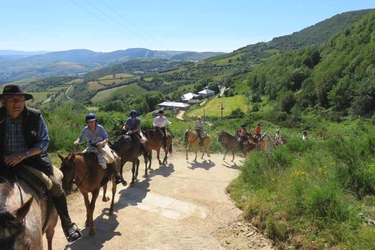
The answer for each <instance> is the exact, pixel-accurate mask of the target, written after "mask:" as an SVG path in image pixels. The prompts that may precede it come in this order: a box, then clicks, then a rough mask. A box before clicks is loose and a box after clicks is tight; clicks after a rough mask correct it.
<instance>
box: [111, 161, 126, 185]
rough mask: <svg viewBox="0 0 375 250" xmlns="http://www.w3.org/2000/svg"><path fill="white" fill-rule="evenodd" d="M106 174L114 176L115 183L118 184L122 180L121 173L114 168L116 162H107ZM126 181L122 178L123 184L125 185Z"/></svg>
mask: <svg viewBox="0 0 375 250" xmlns="http://www.w3.org/2000/svg"><path fill="white" fill-rule="evenodd" d="M107 169H108V176H112V175H113V176H114V177H115V183H116V184H120V183H121V182H122V179H121V175H120V173H119V172H118V171H117V169H116V164H115V163H114V162H112V163H109V164H107ZM126 184H127V183H126V181H125V180H124V186H126Z"/></svg>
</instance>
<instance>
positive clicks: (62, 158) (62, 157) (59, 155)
mask: <svg viewBox="0 0 375 250" xmlns="http://www.w3.org/2000/svg"><path fill="white" fill-rule="evenodd" d="M56 154H57V156H58V157H59V158H60V159H61V160H62V161H63V160H64V158H65V157H64V156H62V154H60V153H59V152H56Z"/></svg>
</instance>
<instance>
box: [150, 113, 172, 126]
mask: <svg viewBox="0 0 375 250" xmlns="http://www.w3.org/2000/svg"><path fill="white" fill-rule="evenodd" d="M165 124H168V125H171V124H172V122H170V121H168V119H167V117H165V116H163V117H160V116H158V117H155V119H154V126H155V127H159V128H162V127H165Z"/></svg>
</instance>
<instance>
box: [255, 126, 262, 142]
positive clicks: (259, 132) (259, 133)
mask: <svg viewBox="0 0 375 250" xmlns="http://www.w3.org/2000/svg"><path fill="white" fill-rule="evenodd" d="M261 137H262V130H261V128H260V123H257V125H256V126H255V128H254V137H253V138H254V139H255V140H254V142H258V140H260V138H261Z"/></svg>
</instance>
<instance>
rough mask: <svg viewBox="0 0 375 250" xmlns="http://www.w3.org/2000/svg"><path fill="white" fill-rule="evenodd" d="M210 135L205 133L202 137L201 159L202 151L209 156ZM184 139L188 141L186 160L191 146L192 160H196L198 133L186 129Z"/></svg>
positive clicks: (198, 142) (198, 141)
mask: <svg viewBox="0 0 375 250" xmlns="http://www.w3.org/2000/svg"><path fill="white" fill-rule="evenodd" d="M211 140H212V137H211V136H210V135H209V134H207V136H206V137H205V138H203V149H202V157H201V159H203V156H204V153H205V152H206V153H207V156H208V157H210V145H211ZM185 141H186V142H187V143H188V146H187V148H186V160H188V153H189V149H190V147H191V146H193V147H195V159H194V161H197V154H198V147H199V144H200V141H201V140H200V139H199V135H198V134H197V132H195V131H191V130H190V129H187V130H186V131H185Z"/></svg>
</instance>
